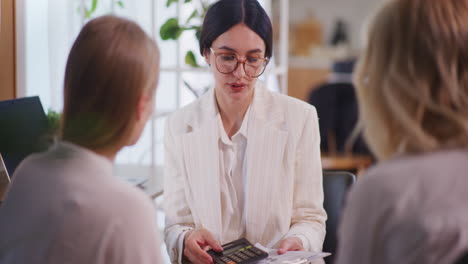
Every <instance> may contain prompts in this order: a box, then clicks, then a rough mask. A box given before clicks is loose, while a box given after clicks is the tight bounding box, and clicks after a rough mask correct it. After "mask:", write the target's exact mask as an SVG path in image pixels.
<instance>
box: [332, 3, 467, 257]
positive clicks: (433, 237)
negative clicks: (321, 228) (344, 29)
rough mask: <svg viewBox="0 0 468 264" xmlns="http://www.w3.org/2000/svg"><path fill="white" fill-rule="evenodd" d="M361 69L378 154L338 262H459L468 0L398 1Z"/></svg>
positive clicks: (374, 26)
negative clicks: (376, 163) (378, 161)
mask: <svg viewBox="0 0 468 264" xmlns="http://www.w3.org/2000/svg"><path fill="white" fill-rule="evenodd" d="M367 41H368V42H367V48H366V51H365V53H364V56H363V58H362V60H361V61H360V63H359V65H358V69H357V73H356V76H355V82H356V86H357V95H358V99H359V104H360V112H361V113H360V116H361V124H362V125H363V128H364V134H365V137H366V139H367V141H368V143H369V145H370V147H371V149H372V151H373V152H374V154H375V155H376V156H377V157H378V159H379V160H380V163H379V164H378V165H376V166H375V167H373V168H372V169H370V170H369V171H368V172H367V173H366V174H365V175H363V176H362V178H361V180H359V181H358V183H357V185H356V186H355V187H354V188H353V190H352V191H351V193H350V195H349V197H348V200H347V207H346V209H345V212H344V216H343V219H342V225H341V229H340V236H339V239H340V240H339V241H340V244H339V250H338V263H359V264H367V263H379V264H385V263H399V264H405V263H414V264H416V263H425V264H430V263H438V264H441V263H454V262H455V260H456V259H458V258H459V257H460V256H461V255H463V254H464V252H466V251H468V204H467V201H468V191H467V186H468V175H467V172H468V151H467V146H468V0H443V1H441V0H393V1H388V2H386V3H385V4H384V5H383V6H382V7H381V8H380V9H379V10H378V12H377V13H376V15H375V16H374V17H373V20H372V22H371V24H370V28H369V32H368V40H367Z"/></svg>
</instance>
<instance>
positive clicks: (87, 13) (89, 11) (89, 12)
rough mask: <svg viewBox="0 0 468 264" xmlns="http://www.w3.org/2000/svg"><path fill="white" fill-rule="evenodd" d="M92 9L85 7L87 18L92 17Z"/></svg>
mask: <svg viewBox="0 0 468 264" xmlns="http://www.w3.org/2000/svg"><path fill="white" fill-rule="evenodd" d="M91 14H92V12H91V10H88V8H86V7H85V18H90V17H91Z"/></svg>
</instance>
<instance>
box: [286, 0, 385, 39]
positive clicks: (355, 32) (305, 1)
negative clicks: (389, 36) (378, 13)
mask: <svg viewBox="0 0 468 264" xmlns="http://www.w3.org/2000/svg"><path fill="white" fill-rule="evenodd" d="M383 1H384V0H290V2H289V3H290V15H289V17H290V22H291V24H295V23H298V22H300V21H301V20H304V19H307V18H309V17H310V16H314V17H315V18H317V19H318V20H319V21H320V22H321V23H322V25H323V26H324V27H323V30H324V40H325V41H327V42H329V41H330V38H331V33H332V32H331V31H332V30H333V25H334V22H335V21H336V20H337V19H338V18H342V19H343V20H344V21H345V22H346V23H347V24H348V34H349V35H348V37H349V38H350V40H351V45H352V47H353V48H359V47H360V46H361V43H360V42H361V35H362V33H361V28H362V25H363V23H364V21H365V20H366V18H367V17H368V16H369V15H370V14H371V13H372V12H373V10H375V8H376V7H377V6H379V4H380V3H381V2H383Z"/></svg>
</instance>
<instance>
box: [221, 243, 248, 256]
mask: <svg viewBox="0 0 468 264" xmlns="http://www.w3.org/2000/svg"><path fill="white" fill-rule="evenodd" d="M246 246H247V245H240V246H236V247H234V248H229V249H227V250H224V251H223V252H222V253H223V255H230V254H232V253H234V252H236V251H238V250H239V249H242V248H244V247H246Z"/></svg>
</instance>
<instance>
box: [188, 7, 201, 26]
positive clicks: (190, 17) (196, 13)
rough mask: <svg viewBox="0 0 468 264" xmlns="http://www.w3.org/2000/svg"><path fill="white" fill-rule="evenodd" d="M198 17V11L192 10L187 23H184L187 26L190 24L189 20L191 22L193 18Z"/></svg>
mask: <svg viewBox="0 0 468 264" xmlns="http://www.w3.org/2000/svg"><path fill="white" fill-rule="evenodd" d="M196 16H198V10H196V9H195V10H193V12H192V14H191V15H190V16H189V18H188V19H187V22H185V23H186V24H188V23H189V22H190V20H192V19H193V18H194V17H196Z"/></svg>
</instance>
